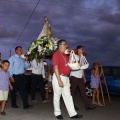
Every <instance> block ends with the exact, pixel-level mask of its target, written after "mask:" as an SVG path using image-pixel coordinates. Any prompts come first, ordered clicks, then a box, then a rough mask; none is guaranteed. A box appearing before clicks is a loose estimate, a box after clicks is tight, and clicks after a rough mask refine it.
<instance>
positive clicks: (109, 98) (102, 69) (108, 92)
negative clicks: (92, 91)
mask: <svg viewBox="0 0 120 120" xmlns="http://www.w3.org/2000/svg"><path fill="white" fill-rule="evenodd" d="M102 71H103V67H102ZM102 75H103V79H104V83H105V87H106V91H107V95H108V99H109V102H110V103H111V99H110V94H109V91H108V87H107V83H106V79H105V75H104V71H103V73H102Z"/></svg>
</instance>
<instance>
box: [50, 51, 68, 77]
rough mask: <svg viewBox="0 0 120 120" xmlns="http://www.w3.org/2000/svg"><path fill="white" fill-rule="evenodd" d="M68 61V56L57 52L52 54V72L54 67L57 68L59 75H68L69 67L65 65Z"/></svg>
mask: <svg viewBox="0 0 120 120" xmlns="http://www.w3.org/2000/svg"><path fill="white" fill-rule="evenodd" d="M68 61H69V59H68V56H67V55H66V54H64V53H62V52H60V51H59V50H58V51H56V52H55V53H54V54H53V57H52V65H53V72H54V66H55V65H56V66H58V70H59V73H60V74H64V75H67V76H68V75H69V74H70V67H69V66H68V65H67V63H68Z"/></svg>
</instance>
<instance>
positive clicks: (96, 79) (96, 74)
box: [90, 62, 103, 106]
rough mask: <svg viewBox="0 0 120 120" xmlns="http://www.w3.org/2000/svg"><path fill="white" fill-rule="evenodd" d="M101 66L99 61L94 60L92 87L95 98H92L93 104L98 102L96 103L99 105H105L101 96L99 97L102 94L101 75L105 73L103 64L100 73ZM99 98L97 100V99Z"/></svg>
mask: <svg viewBox="0 0 120 120" xmlns="http://www.w3.org/2000/svg"><path fill="white" fill-rule="evenodd" d="M99 66H101V64H100V63H98V62H94V63H93V65H92V70H91V73H92V75H91V83H90V85H91V88H93V98H92V104H96V105H99V106H103V105H102V104H101V103H100V98H99V94H100V91H99V82H100V77H101V75H102V74H103V70H102V66H101V70H100V73H99V69H98V68H99ZM96 99H97V102H96V101H95V100H96Z"/></svg>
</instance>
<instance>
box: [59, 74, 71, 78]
mask: <svg viewBox="0 0 120 120" xmlns="http://www.w3.org/2000/svg"><path fill="white" fill-rule="evenodd" d="M60 75H62V76H65V77H69V75H64V74H60Z"/></svg>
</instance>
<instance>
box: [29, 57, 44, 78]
mask: <svg viewBox="0 0 120 120" xmlns="http://www.w3.org/2000/svg"><path fill="white" fill-rule="evenodd" d="M31 67H32V73H33V74H37V75H42V76H43V78H45V69H44V63H43V61H42V60H40V63H39V62H38V63H37V61H36V59H34V60H33V61H32V62H31Z"/></svg>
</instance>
